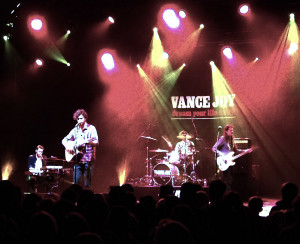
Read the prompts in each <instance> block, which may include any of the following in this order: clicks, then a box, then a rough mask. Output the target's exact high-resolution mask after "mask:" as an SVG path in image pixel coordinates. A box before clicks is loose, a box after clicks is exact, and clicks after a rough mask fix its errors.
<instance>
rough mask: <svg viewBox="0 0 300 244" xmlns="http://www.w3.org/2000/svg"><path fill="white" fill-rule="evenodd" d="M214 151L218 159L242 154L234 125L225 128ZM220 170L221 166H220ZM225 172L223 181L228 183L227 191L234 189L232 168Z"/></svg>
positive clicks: (213, 148)
mask: <svg viewBox="0 0 300 244" xmlns="http://www.w3.org/2000/svg"><path fill="white" fill-rule="evenodd" d="M212 151H213V152H215V153H216V156H217V158H218V157H222V156H226V155H229V154H231V153H232V152H234V153H237V152H240V151H241V150H239V149H238V148H237V145H236V144H235V143H234V128H233V126H232V125H226V126H225V127H224V134H223V136H221V137H220V139H219V140H218V141H217V142H216V143H215V145H214V146H213V147H212ZM218 166H219V168H220V165H218ZM222 172H223V181H224V182H225V183H226V187H227V190H228V191H230V190H231V187H232V167H228V168H227V169H226V170H224V171H222Z"/></svg>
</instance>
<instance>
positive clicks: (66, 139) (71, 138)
mask: <svg viewBox="0 0 300 244" xmlns="http://www.w3.org/2000/svg"><path fill="white" fill-rule="evenodd" d="M74 140H75V137H74V135H73V130H71V131H70V133H69V134H68V135H67V136H66V137H64V139H62V142H61V143H62V144H63V146H64V147H65V149H66V151H67V152H68V153H70V154H73V153H74V144H72V143H69V142H70V141H72V142H74Z"/></svg>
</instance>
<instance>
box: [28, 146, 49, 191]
mask: <svg viewBox="0 0 300 244" xmlns="http://www.w3.org/2000/svg"><path fill="white" fill-rule="evenodd" d="M43 153H44V147H43V146H42V145H38V146H37V147H36V149H35V154H33V155H30V156H29V157H28V160H27V163H28V169H29V172H28V173H27V175H28V178H27V180H28V182H29V192H37V185H38V183H39V181H40V180H41V178H40V177H41V175H42V173H43V170H42V168H43V167H44V166H46V161H45V158H46V156H45V155H43Z"/></svg>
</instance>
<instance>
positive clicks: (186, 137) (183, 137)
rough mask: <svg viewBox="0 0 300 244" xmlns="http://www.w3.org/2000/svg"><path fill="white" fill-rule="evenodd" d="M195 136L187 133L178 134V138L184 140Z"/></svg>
mask: <svg viewBox="0 0 300 244" xmlns="http://www.w3.org/2000/svg"><path fill="white" fill-rule="evenodd" d="M193 137H194V136H193V135H189V134H187V135H186V136H177V138H178V139H181V140H184V139H192V138H193Z"/></svg>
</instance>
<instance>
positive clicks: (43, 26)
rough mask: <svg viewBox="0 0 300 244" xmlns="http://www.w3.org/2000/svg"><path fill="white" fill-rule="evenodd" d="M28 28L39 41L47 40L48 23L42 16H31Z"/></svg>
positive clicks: (28, 20)
mask: <svg viewBox="0 0 300 244" xmlns="http://www.w3.org/2000/svg"><path fill="white" fill-rule="evenodd" d="M27 28H28V30H29V32H30V33H31V34H32V35H33V36H34V37H35V38H37V39H40V40H42V39H44V40H45V39H47V37H48V30H47V22H46V20H45V18H44V17H43V16H41V15H36V14H35V15H30V16H28V18H27Z"/></svg>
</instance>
